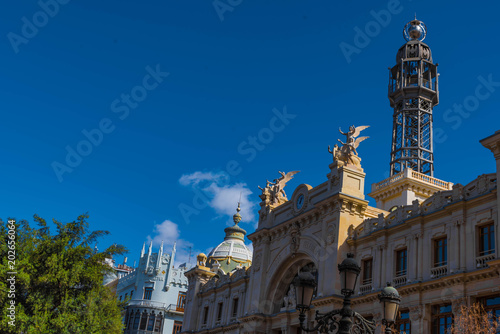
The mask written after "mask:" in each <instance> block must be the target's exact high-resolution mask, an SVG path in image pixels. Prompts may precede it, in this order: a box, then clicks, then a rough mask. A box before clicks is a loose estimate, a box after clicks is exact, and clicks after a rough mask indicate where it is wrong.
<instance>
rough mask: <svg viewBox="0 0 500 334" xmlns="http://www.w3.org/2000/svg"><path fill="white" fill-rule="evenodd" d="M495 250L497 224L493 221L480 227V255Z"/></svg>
mask: <svg viewBox="0 0 500 334" xmlns="http://www.w3.org/2000/svg"><path fill="white" fill-rule="evenodd" d="M494 252H495V226H494V225H493V223H491V224H488V225H485V226H481V227H480V228H479V256H483V255H488V254H493V253H494Z"/></svg>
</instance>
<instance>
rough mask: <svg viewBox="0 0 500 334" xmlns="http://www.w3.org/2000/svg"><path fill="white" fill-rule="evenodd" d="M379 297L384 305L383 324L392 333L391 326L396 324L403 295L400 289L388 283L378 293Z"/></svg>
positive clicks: (387, 331) (387, 333) (388, 332)
mask: <svg viewBox="0 0 500 334" xmlns="http://www.w3.org/2000/svg"><path fill="white" fill-rule="evenodd" d="M378 299H379V300H380V302H381V303H382V304H383V305H384V317H383V319H382V324H384V325H385V332H386V334H390V333H391V329H390V326H391V325H392V324H394V322H395V321H396V317H397V316H398V311H399V303H400V302H401V297H399V293H398V290H396V289H395V288H394V287H392V286H391V283H387V286H386V287H385V288H383V289H382V291H381V292H380V294H379V295H378Z"/></svg>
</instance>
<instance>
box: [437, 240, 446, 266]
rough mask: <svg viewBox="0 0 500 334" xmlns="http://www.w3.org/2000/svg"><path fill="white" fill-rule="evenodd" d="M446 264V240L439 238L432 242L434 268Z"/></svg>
mask: <svg viewBox="0 0 500 334" xmlns="http://www.w3.org/2000/svg"><path fill="white" fill-rule="evenodd" d="M447 264H448V240H447V239H446V238H441V239H437V240H434V267H441V266H446V265H447Z"/></svg>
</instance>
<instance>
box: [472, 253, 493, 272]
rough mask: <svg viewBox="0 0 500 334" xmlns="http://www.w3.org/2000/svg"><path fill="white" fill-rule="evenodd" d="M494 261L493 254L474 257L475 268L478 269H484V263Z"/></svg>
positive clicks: (485, 264)
mask: <svg viewBox="0 0 500 334" xmlns="http://www.w3.org/2000/svg"><path fill="white" fill-rule="evenodd" d="M494 259H495V252H493V253H491V254H487V255H482V256H478V257H476V267H478V268H484V267H487V266H488V264H487V263H486V262H488V261H491V260H494Z"/></svg>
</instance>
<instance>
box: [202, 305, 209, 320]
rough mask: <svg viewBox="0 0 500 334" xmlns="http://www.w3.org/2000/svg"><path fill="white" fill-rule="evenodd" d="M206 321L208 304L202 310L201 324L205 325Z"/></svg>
mask: <svg viewBox="0 0 500 334" xmlns="http://www.w3.org/2000/svg"><path fill="white" fill-rule="evenodd" d="M207 321H208V306H205V309H204V310H203V324H204V325H206V324H207Z"/></svg>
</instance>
